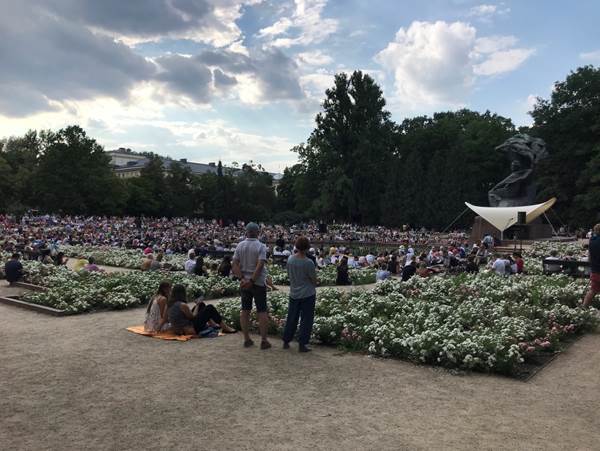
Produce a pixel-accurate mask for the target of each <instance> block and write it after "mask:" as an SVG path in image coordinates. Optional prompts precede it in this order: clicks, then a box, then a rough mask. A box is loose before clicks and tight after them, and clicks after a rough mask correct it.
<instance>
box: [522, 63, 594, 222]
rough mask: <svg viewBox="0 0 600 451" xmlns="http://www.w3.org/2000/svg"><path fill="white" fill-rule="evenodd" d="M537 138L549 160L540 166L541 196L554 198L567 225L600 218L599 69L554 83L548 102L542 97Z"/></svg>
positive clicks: (585, 69) (535, 130)
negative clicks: (544, 146) (543, 145)
mask: <svg viewBox="0 0 600 451" xmlns="http://www.w3.org/2000/svg"><path fill="white" fill-rule="evenodd" d="M531 114H532V116H533V119H534V121H535V122H534V126H533V128H532V132H533V134H535V135H536V136H539V137H540V138H542V139H544V140H545V141H546V143H547V145H548V147H549V149H548V150H549V153H550V157H549V158H547V159H546V160H545V161H542V163H541V165H540V182H541V186H542V187H543V190H542V192H541V194H540V198H544V199H546V198H548V197H552V196H555V197H557V199H558V202H557V205H556V207H555V208H556V209H557V210H558V212H559V214H560V215H561V216H563V218H566V220H567V221H569V222H572V223H575V224H579V225H583V224H586V225H587V224H590V223H594V222H597V221H598V220H600V217H599V210H598V205H600V179H599V175H598V174H599V173H600V172H599V171H598V170H599V169H600V68H594V67H592V66H585V67H580V68H578V69H577V70H576V71H575V72H571V73H570V74H569V76H568V77H567V78H566V80H565V81H562V82H557V83H555V85H554V90H553V92H552V96H551V97H550V99H549V100H544V99H538V102H537V104H536V105H535V108H534V110H533V112H532V113H531Z"/></svg>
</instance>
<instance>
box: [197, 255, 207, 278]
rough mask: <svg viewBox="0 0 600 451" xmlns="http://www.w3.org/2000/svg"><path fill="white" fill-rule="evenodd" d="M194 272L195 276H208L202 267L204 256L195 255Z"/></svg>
mask: <svg viewBox="0 0 600 451" xmlns="http://www.w3.org/2000/svg"><path fill="white" fill-rule="evenodd" d="M194 274H195V275H197V276H208V273H207V272H206V269H204V258H202V256H201V255H199V256H198V257H196V264H195V265H194Z"/></svg>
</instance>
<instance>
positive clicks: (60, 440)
mask: <svg viewBox="0 0 600 451" xmlns="http://www.w3.org/2000/svg"><path fill="white" fill-rule="evenodd" d="M0 316H1V317H2V318H3V320H4V321H3V322H4V326H3V327H2V329H1V331H0V343H1V350H2V352H1V353H0V380H2V384H1V385H0V449H7V450H9V449H15V450H17V449H19V450H20V449H27V450H46V449H49V450H50V449H51V450H84V449H85V450H87V449H105V450H125V449H136V450H138V449H148V450H149V449H156V450H164V449H173V448H177V449H181V450H186V449H190V450H193V449H194V450H201V449H209V448H233V449H242V450H245V449H248V450H250V449H252V450H254V449H256V450H287V449H313V450H314V449H324V450H331V449H344V450H354V449H377V450H381V449H394V450H398V449H410V450H414V449H428V450H429V449H460V450H465V449H477V450H479V449H510V450H515V449H519V450H534V449H540V450H542V449H543V450H555V449H556V450H559V449H567V448H569V449H580V450H592V449H598V448H599V446H600V445H599V441H600V421H599V420H598V419H597V408H598V406H599V405H600V391H599V390H598V386H599V385H600V371H599V370H600V353H598V351H597V350H598V348H599V346H600V335H588V336H586V337H584V338H582V339H581V340H579V341H577V342H576V343H575V344H574V345H572V346H571V347H570V348H569V349H568V351H567V352H565V353H564V354H563V355H561V356H559V357H558V358H557V359H555V360H554V362H553V363H552V364H551V365H550V366H549V367H548V368H546V369H544V370H543V371H542V372H541V373H539V374H538V375H537V376H536V377H534V378H533V379H532V380H531V381H530V382H528V383H523V382H519V381H516V380H512V379H508V378H503V377H497V376H488V375H481V374H468V375H462V376H454V375H451V374H450V373H449V372H447V371H445V370H442V369H437V368H433V367H429V366H416V365H413V364H410V363H406V362H402V361H394V360H381V359H374V358H370V357H367V356H364V355H360V354H345V353H340V352H339V351H338V350H336V349H334V348H327V347H318V346H316V347H315V350H314V352H312V353H311V354H307V355H303V354H299V353H298V352H296V350H295V347H293V348H292V349H291V350H289V351H284V350H282V349H280V347H279V346H280V341H279V340H277V339H273V340H272V342H273V344H274V345H275V346H274V348H273V349H271V350H269V351H260V350H259V349H258V348H257V347H254V348H252V349H244V348H242V346H241V335H229V336H225V337H220V338H217V339H203V340H192V341H190V342H186V343H174V342H165V341H160V340H155V339H151V338H146V337H141V336H137V335H134V334H131V333H129V332H127V331H126V330H125V327H126V326H130V325H135V324H140V323H141V322H142V319H143V316H144V310H143V309H142V308H139V309H132V310H128V311H117V312H106V313H95V314H88V315H79V316H71V317H64V318H54V317H49V316H44V315H41V314H37V313H34V312H29V311H26V310H21V309H17V308H14V307H9V306H4V305H0Z"/></svg>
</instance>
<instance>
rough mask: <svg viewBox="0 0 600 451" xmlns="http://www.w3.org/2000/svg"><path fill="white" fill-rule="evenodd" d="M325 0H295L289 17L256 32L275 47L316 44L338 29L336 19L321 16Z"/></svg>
mask: <svg viewBox="0 0 600 451" xmlns="http://www.w3.org/2000/svg"><path fill="white" fill-rule="evenodd" d="M326 4H327V0H295V5H296V8H295V10H294V13H293V14H292V16H291V17H282V18H281V19H279V20H278V21H276V22H275V23H274V24H273V25H271V26H269V27H266V28H263V29H261V30H260V31H259V32H258V37H261V38H265V39H267V44H268V45H272V46H275V47H284V48H288V47H293V46H296V45H310V44H318V43H319V42H322V41H324V40H325V39H326V38H327V37H328V36H330V35H331V34H333V33H335V32H336V31H337V29H338V21H337V20H336V19H330V18H324V17H322V13H323V8H325V5H326Z"/></svg>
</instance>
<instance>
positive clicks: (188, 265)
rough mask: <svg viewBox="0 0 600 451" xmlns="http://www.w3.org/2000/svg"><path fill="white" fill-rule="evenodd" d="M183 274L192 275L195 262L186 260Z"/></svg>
mask: <svg viewBox="0 0 600 451" xmlns="http://www.w3.org/2000/svg"><path fill="white" fill-rule="evenodd" d="M184 267H185V272H187V273H188V274H192V273H193V272H194V268H195V267H196V260H192V259H190V260H187V261H186V262H185V264H184Z"/></svg>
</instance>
